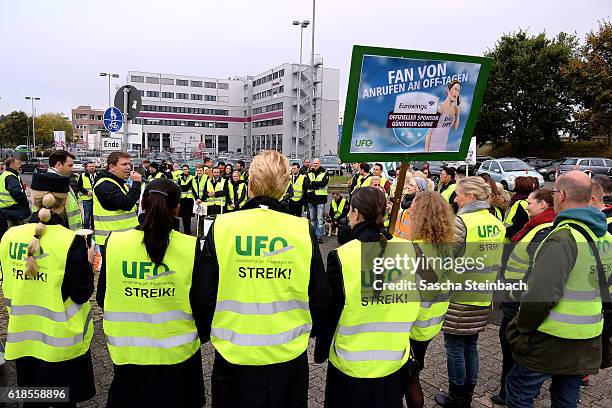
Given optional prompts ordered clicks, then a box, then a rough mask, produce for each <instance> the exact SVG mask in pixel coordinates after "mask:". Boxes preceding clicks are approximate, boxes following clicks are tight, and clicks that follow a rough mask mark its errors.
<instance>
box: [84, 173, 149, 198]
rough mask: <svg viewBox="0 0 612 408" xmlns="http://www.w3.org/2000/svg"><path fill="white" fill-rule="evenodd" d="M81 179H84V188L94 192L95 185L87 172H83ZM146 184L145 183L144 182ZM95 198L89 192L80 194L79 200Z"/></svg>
mask: <svg viewBox="0 0 612 408" xmlns="http://www.w3.org/2000/svg"><path fill="white" fill-rule="evenodd" d="M81 179H82V180H83V188H84V189H85V190H87V191H88V192H90V191H92V192H93V186H92V185H91V179H90V178H89V176H88V175H87V173H83V174H81ZM143 184H144V183H143ZM92 199H93V195H92V196H91V197H90V196H88V195H87V194H79V201H89V200H92Z"/></svg>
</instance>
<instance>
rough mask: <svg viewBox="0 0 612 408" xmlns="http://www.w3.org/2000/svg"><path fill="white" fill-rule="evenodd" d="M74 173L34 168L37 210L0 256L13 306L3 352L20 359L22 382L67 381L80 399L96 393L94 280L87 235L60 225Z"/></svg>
mask: <svg viewBox="0 0 612 408" xmlns="http://www.w3.org/2000/svg"><path fill="white" fill-rule="evenodd" d="M69 181H70V179H69V178H68V177H64V176H60V175H58V174H54V173H40V174H34V176H33V178H32V186H31V188H32V198H33V201H34V205H35V206H36V208H39V210H38V211H37V212H36V213H34V214H33V215H32V217H31V218H30V223H28V224H24V225H20V226H16V227H13V228H10V229H9V230H8V231H7V232H6V234H5V235H4V236H3V238H2V242H0V264H1V265H2V268H3V270H4V271H5V273H4V281H3V284H2V290H3V293H4V301H5V303H6V306H7V308H8V311H9V321H8V330H7V336H6V354H5V358H6V359H7V360H15V366H16V368H17V384H18V385H19V387H42V388H50V387H67V388H68V389H69V392H68V393H67V394H68V395H69V403H70V405H69V406H76V403H77V402H82V401H86V400H88V399H90V398H92V397H93V396H94V395H95V393H96V389H95V383H94V375H93V366H92V361H91V353H90V350H89V346H90V343H91V339H92V336H93V323H92V320H91V307H90V305H89V298H90V296H91V295H92V293H93V291H94V283H93V271H92V267H91V261H92V256H88V251H87V245H86V242H85V238H84V237H82V236H78V235H76V233H75V232H73V231H71V230H69V229H68V228H66V227H64V226H63V218H62V213H63V212H64V209H65V207H66V199H67V197H68V191H69V187H68V186H69ZM91 255H93V253H92V254H91ZM9 271H12V272H9Z"/></svg>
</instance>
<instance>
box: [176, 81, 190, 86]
mask: <svg viewBox="0 0 612 408" xmlns="http://www.w3.org/2000/svg"><path fill="white" fill-rule="evenodd" d="M176 85H177V86H189V81H187V80H186V79H177V80H176Z"/></svg>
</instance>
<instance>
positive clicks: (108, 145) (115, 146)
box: [100, 137, 122, 150]
mask: <svg viewBox="0 0 612 408" xmlns="http://www.w3.org/2000/svg"><path fill="white" fill-rule="evenodd" d="M121 144H122V143H121V139H113V138H110V137H103V138H101V139H100V150H121Z"/></svg>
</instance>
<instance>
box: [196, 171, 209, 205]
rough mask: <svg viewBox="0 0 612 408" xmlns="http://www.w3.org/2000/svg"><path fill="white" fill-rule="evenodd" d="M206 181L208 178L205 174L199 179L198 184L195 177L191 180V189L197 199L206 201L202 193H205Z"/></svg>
mask: <svg viewBox="0 0 612 408" xmlns="http://www.w3.org/2000/svg"><path fill="white" fill-rule="evenodd" d="M207 181H208V176H207V175H206V174H203V175H202V177H200V181H199V182H198V178H197V176H196V177H194V178H193V189H194V190H195V192H196V193H197V195H198V198H199V199H200V200H206V197H205V196H204V195H205V194H204V193H205V192H206V184H207Z"/></svg>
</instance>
